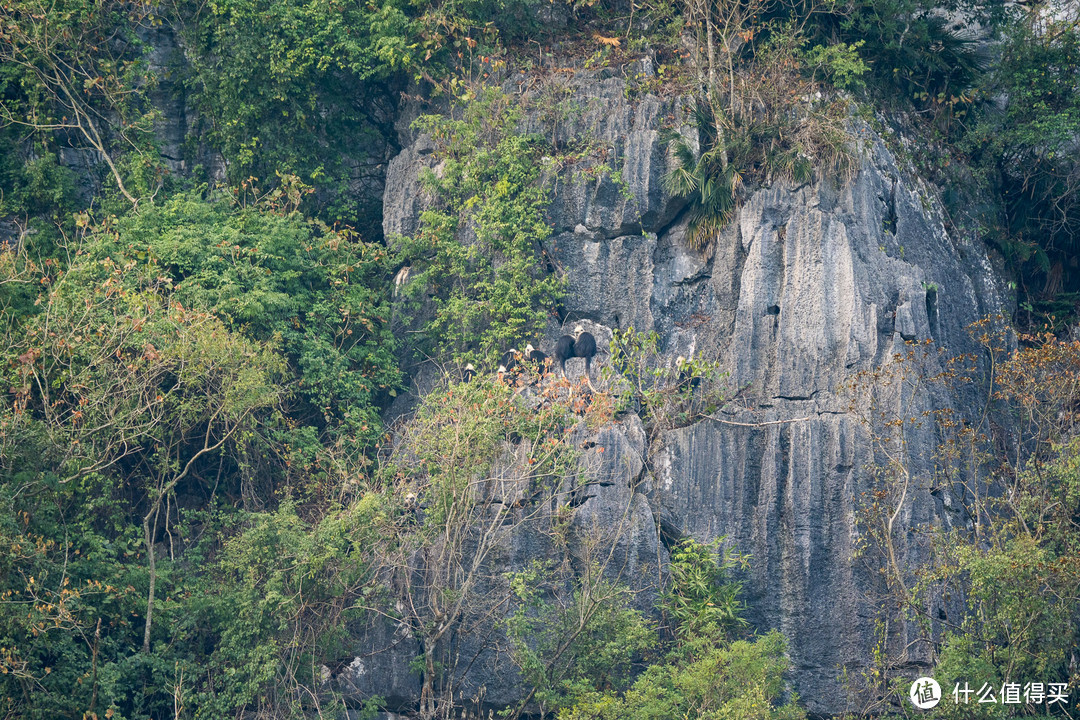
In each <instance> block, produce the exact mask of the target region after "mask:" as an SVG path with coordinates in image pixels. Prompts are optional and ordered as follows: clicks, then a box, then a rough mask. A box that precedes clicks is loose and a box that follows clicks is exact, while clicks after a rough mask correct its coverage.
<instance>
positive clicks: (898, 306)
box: [386, 73, 1011, 713]
mask: <svg viewBox="0 0 1080 720" xmlns="http://www.w3.org/2000/svg"><path fill="white" fill-rule="evenodd" d="M565 82H566V87H567V88H568V89H567V90H566V95H567V96H568V97H572V98H578V99H580V105H579V107H580V110H579V112H577V113H572V114H571V115H570V117H569V118H568V119H565V120H564V121H563V122H562V124H558V125H555V126H552V125H551V124H550V122H548V121H546V120H545V118H544V117H542V116H541V114H539V113H538V114H536V115H530V116H529V117H528V118H527V120H526V121H525V126H526V128H527V129H529V130H532V131H537V132H546V133H547V134H548V136H549V137H552V138H553V139H554V140H555V141H556V142H560V141H565V140H566V139H568V138H573V137H581V136H583V135H584V134H587V133H591V135H590V137H593V138H595V139H596V140H597V141H598V142H599V143H600V144H602V145H604V146H605V147H610V148H611V156H612V157H614V158H617V159H618V162H617V163H616V166H617V167H618V168H620V173H621V174H620V177H621V183H619V184H621V185H622V187H621V188H620V187H616V184H614V183H612V184H611V186H610V187H609V185H608V184H607V183H609V182H610V177H608V178H607V179H605V178H604V177H599V178H582V177H574V176H573V175H572V174H570V175H567V174H566V172H565V171H564V172H562V173H561V174H558V175H557V176H555V175H553V176H550V177H548V178H547V182H549V183H550V184H551V188H552V189H553V201H552V205H551V209H550V213H549V215H550V220H551V223H552V225H553V228H554V232H553V234H552V236H551V238H550V239H549V240H548V241H547V242H546V243H545V250H546V251H547V253H548V255H549V256H550V257H552V258H554V260H555V264H556V266H557V267H558V269H559V270H560V271H561V272H563V273H565V276H566V278H567V282H568V288H569V291H568V293H567V297H566V298H565V300H564V303H563V307H562V313H563V316H564V317H565V318H566V320H565V322H564V323H562V324H559V323H553V324H552V326H551V328H549V330H548V332H547V337H546V338H545V341H546V342H547V343H550V342H553V340H554V338H555V337H557V336H558V335H559V334H561V333H562V332H565V331H567V330H568V329H570V328H572V326H573V324H574V323H575V322H577V321H579V320H584V321H587V324H588V329H589V330H590V332H593V333H594V334H595V335H596V336H597V338H598V339H600V338H602V337H607V336H609V330H610V329H612V328H626V327H629V326H631V325H632V326H633V327H635V328H636V329H638V330H656V331H657V332H658V333H659V334H660V336H661V339H662V345H663V349H664V350H665V352H666V353H668V354H669V355H670V356H671V357H672V358H674V357H675V356H676V355H684V356H691V355H697V356H701V357H705V358H708V359H719V360H720V361H721V362H722V364H723V366H724V367H725V369H726V370H727V371H728V372H729V373H730V378H731V385H732V387H733V388H734V389H739V390H740V391H741V392H740V401H739V409H737V410H736V409H727V410H724V411H723V412H721V413H720V414H718V415H717V416H716V417H717V419H715V420H703V421H701V422H699V423H697V424H695V425H693V426H691V427H684V428H680V429H677V430H671V431H669V432H667V433H666V434H664V435H663V436H662V437H661V439H660V441H659V442H657V443H654V444H653V445H652V446H651V447H647V446H646V442H645V439H644V433H643V432H640V436H638V435H637V434H635V432H639V431H640V421H638V420H637V419H636V418H633V419H632V420H624V421H623V422H622V423H621V424H620V425H619V426H617V427H616V426H613V427H611V428H604V429H602V430H601V431H600V432H599V433H598V434H597V435H596V437H595V438H593V439H592V442H595V443H596V446H601V447H604V448H605V449H606V450H607V451H613V452H612V454H611V456H608V455H607V452H605V453H603V454H599V453H598V452H597V448H596V447H595V446H594V447H592V448H590V449H588V450H587V451H586V452H585V453H584V455H583V458H582V462H583V463H585V467H586V468H587V473H586V475H587V477H588V478H590V480H589V481H587V482H586V483H584V484H583V485H582V486H581V487H578V488H575V491H574V493H575V498H576V500H575V502H577V503H578V504H579V507H578V511H577V519H576V520H575V523H578V524H579V525H580V526H584V527H588V526H589V525H590V524H600V523H602V522H607V523H610V522H612V519H613V518H627V519H628V523H629V524H628V525H627V527H629V528H631V530H632V531H631V532H630V533H629V535H627V537H626V538H625V539H624V540H622V541H621V545H619V547H618V550H617V554H618V555H619V558H620V559H619V561H618V562H619V563H620V564H621V565H622V566H623V567H626V568H633V569H634V573H636V574H637V575H638V576H642V575H644V574H645V573H646V572H657V577H659V573H660V572H662V567H663V564H664V563H665V562H666V556H665V554H664V550H663V546H662V544H661V543H660V542H659V537H657V536H656V530H655V527H656V521H659V524H660V525H661V526H662V527H663V528H665V531H666V532H665V535H668V534H670V535H673V536H677V535H692V536H694V537H697V538H699V539H701V540H709V539H712V538H715V537H719V536H726V537H727V538H728V540H729V541H730V542H732V543H735V544H736V545H737V546H738V547H739V549H740V550H741V551H743V552H747V553H749V554H750V555H751V556H752V558H753V559H752V564H751V568H752V569H751V571H750V573H749V575H748V576H747V578H746V585H745V587H746V591H747V598H746V599H747V603H748V606H749V612H750V616H751V619H752V621H753V622H754V624H755V626H756V627H758V628H759V629H762V630H764V629H768V628H778V629H780V630H781V631H783V632H784V634H785V635H786V636H787V637H788V640H789V651H790V655H791V658H792V661H793V674H792V684H793V689H794V690H796V691H798V692H799V694H800V697H801V698H802V700H803V702H804V703H805V704H806V705H807V707H808V708H809V709H810V710H812V711H814V712H820V713H834V712H840V711H842V710H843V709H844V708H845V704H846V697H845V690H844V688H843V686H842V685H841V683H840V680H839V677H840V674H841V670H842V668H844V667H846V668H848V670H849V672H851V673H858V672H859V669H860V668H861V667H862V666H863V664H865V663H866V662H868V658H869V657H870V647H871V643H872V632H871V631H872V620H873V618H872V614H871V613H872V610H873V608H872V607H871V606H870V605H869V604H868V602H867V598H868V597H869V596H870V595H872V593H873V592H874V590H875V588H876V584H877V583H878V582H879V580H880V578H879V576H878V575H877V574H876V573H875V572H871V571H870V570H868V569H867V567H866V565H865V563H863V562H861V561H856V560H855V559H854V549H855V543H856V539H857V537H858V534H859V528H858V526H857V523H856V520H855V515H856V509H857V503H858V501H859V497H860V493H862V492H863V491H865V490H866V489H867V488H868V487H869V483H870V478H869V473H868V471H867V467H868V465H869V464H870V463H871V462H872V461H874V460H875V456H874V447H873V445H872V443H871V442H870V439H869V433H868V430H867V428H866V427H865V426H864V424H863V423H862V418H861V417H860V413H859V412H857V411H859V410H861V408H852V407H851V404H850V400H849V396H847V395H846V394H845V393H844V390H843V388H844V386H845V384H847V383H849V382H850V381H851V380H852V378H853V377H854V376H855V375H856V373H858V372H860V371H864V370H871V369H873V368H875V367H878V366H881V365H884V364H888V363H889V362H891V361H892V358H893V356H894V355H895V354H896V353H900V352H906V351H907V349H908V347H909V346H907V345H905V343H906V342H907V341H912V342H923V341H929V342H931V343H932V347H937V346H941V347H945V348H947V349H948V351H949V354H959V353H962V352H969V351H972V350H974V349H975V348H974V345H973V343H972V340H971V339H970V337H969V336H968V332H967V330H966V327H967V326H968V325H969V324H970V323H972V322H974V321H976V320H978V319H980V318H982V317H984V316H986V315H992V314H996V313H999V312H1003V311H1004V312H1007V311H1008V307H1009V303H1010V302H1011V300H1010V298H1009V297H1008V294H1007V292H1006V290H1005V285H1004V282H1003V281H1002V279H1001V276H1000V275H999V274H998V273H996V272H995V270H994V268H993V266H992V264H991V262H990V260H989V258H988V257H987V252H986V248H985V247H984V246H983V244H982V243H981V242H978V241H977V240H976V239H973V238H966V237H957V236H950V235H949V234H948V233H947V232H946V230H945V226H944V223H943V221H942V216H941V212H940V211H939V209H938V206H937V204H936V200H935V199H934V197H935V196H934V193H933V191H932V189H931V188H929V187H927V186H925V185H923V184H922V183H921V182H920V181H918V180H917V179H915V178H913V177H911V175H910V174H908V173H905V172H902V171H901V169H900V168H899V167H898V166H897V164H896V162H895V160H894V159H893V157H892V155H891V154H890V152H889V151H888V149H887V148H886V147H885V145H884V143H883V142H882V141H881V140H880V139H879V138H878V137H876V136H875V135H874V134H873V133H871V132H869V131H867V130H865V128H863V129H860V130H859V131H858V134H859V145H860V151H861V154H862V155H861V168H860V169H859V171H858V172H857V174H856V175H855V176H854V177H853V178H852V179H850V180H849V181H846V182H840V181H838V180H836V179H834V178H821V179H818V180H817V181H815V182H814V183H813V184H807V185H803V186H800V187H790V186H784V185H780V184H778V185H775V186H773V187H768V188H763V189H760V190H758V191H757V192H755V193H753V194H752V195H751V196H749V197H748V198H746V200H745V202H744V204H743V206H742V207H741V209H740V210H739V211H738V212H737V213H736V216H735V218H734V219H733V221H732V222H731V223H730V224H729V225H728V227H727V228H726V229H725V230H724V231H723V232H722V233H721V234H720V237H719V238H717V239H716V240H715V241H714V242H713V243H711V245H710V246H709V247H708V248H707V249H706V250H705V251H704V252H700V253H699V252H696V251H694V250H690V249H688V248H687V246H686V242H685V239H686V234H687V227H686V218H685V216H682V215H680V211H681V209H682V207H681V204H680V203H677V202H674V201H672V200H670V199H668V198H667V197H666V196H665V195H664V193H663V191H662V187H661V182H660V179H661V178H662V176H663V173H664V172H665V171H666V168H667V166H666V158H665V153H664V150H663V147H662V145H661V143H660V139H659V138H660V129H661V125H662V124H663V122H664V118H666V117H667V116H668V115H670V114H671V113H672V107H673V106H672V105H670V104H669V103H668V102H667V101H662V100H659V99H657V98H652V97H648V96H646V97H645V98H643V99H641V100H639V101H638V102H636V103H632V102H629V101H627V100H626V93H625V92H624V90H623V88H624V84H623V81H622V80H621V79H620V78H617V77H611V76H607V77H605V76H603V75H602V74H596V73H594V74H584V73H583V74H578V75H576V76H573V77H571V78H569V79H567V80H566V81H565ZM410 152H411V153H413V154H412V155H406V154H405V153H403V155H402V156H401V160H400V164H399V165H398V169H397V170H398V172H399V174H400V176H402V177H408V176H409V175H410V173H412V172H413V170H411V169H410V168H412V169H416V168H417V167H418V166H419V164H422V162H423V160H420V159H419V151H418V150H417V149H410V150H407V151H406V153H410ZM395 162H398V161H395ZM406 186H407V185H406V184H405V183H404V182H403V181H402V182H398V183H396V184H395V185H393V187H400V188H404V187H406ZM390 188H391V184H390V183H388V190H387V198H386V205H387V207H388V208H391V209H392V211H393V212H394V213H395V217H397V218H399V219H396V220H394V221H393V222H395V223H397V225H396V226H397V227H408V226H409V225H408V223H409V222H410V220H408V219H407V218H405V217H404V216H407V215H410V214H412V215H415V213H416V211H417V207H416V206H415V205H411V206H410V205H408V203H410V202H411V201H410V200H409V199H408V198H403V197H401V195H400V194H393V193H391V190H390ZM398 208H404V210H402V211H400V212H399V211H398V210H397V209H398ZM600 345H601V348H603V347H604V342H601V343H600ZM544 347H547V345H544ZM600 362H601V363H602V362H603V351H602V352H601V358H600ZM929 362H930V363H931V368H932V367H933V362H936V361H933V360H931V361H929ZM572 370H573V373H577V372H579V369H577V368H572ZM573 373H572V375H571V376H572V377H574V376H575V375H574V374H573ZM968 392H970V393H972V394H971V395H964V394H949V395H946V394H944V393H943V392H941V391H933V390H931V389H929V388H926V389H923V390H921V391H920V392H919V393H918V394H916V396H915V397H914V398H913V400H912V401H911V404H910V405H909V406H908V407H907V408H906V412H907V413H909V414H911V415H916V414H918V413H920V412H922V411H923V410H928V409H931V408H936V407H953V408H955V409H957V410H958V411H960V412H961V413H963V412H964V411H965V410H966V409H969V408H974V407H976V405H975V404H974V394H973V393H975V392H977V390H976V389H972V390H970V391H968ZM633 423H636V427H637V428H638V431H631V430H630V429H629V428H630V426H631V424H633ZM633 438H636V439H633ZM908 440H909V442H908V454H909V461H910V462H909V466H910V469H911V473H912V478H913V480H912V488H911V492H910V493H909V494H908V496H907V497H906V504H905V506H904V508H903V510H902V512H901V519H900V522H901V523H902V524H903V525H904V526H913V525H918V524H922V523H927V524H945V525H954V524H963V523H964V522H966V520H965V518H964V517H963V514H962V513H961V512H957V508H958V506H959V503H958V502H957V499H956V498H951V497H946V496H945V495H943V494H942V492H941V491H940V490H937V489H935V488H934V487H933V486H932V483H931V479H932V473H931V470H932V467H931V458H932V456H933V452H934V450H935V448H936V446H937V442H938V439H937V438H936V436H935V435H934V432H933V430H932V428H930V427H929V424H928V425H927V427H925V428H921V429H917V430H915V431H913V432H912V433H911V435H910V437H909V439H908ZM878 459H879V460H880V458H878ZM527 545H528V543H527V542H524V541H522V544H521V546H520V548H519V550H517V551H515V552H524V553H526V554H527V553H528V552H529V550H528V549H527ZM899 550H900V552H901V553H902V554H904V555H905V556H906V557H907V558H908V559H909V560H912V561H914V560H917V559H918V557H919V553H920V552H921V550H920V549H919V547H918V546H916V545H915V544H913V543H912V544H909V543H908V541H907V540H903V541H902V543H901V547H900V548H899ZM515 557H518V556H517V555H515ZM656 558H659V565H658V564H657V560H656ZM521 561H522V560H521V559H517V560H515V562H521ZM649 563H651V565H649ZM646 566H648V567H649V568H650V570H648V571H643V570H641V568H643V567H646ZM653 568H655V570H653ZM896 627H897V629H896V630H895V635H894V637H893V638H891V640H892V641H894V645H895V646H898V647H901V646H903V645H904V644H905V641H906V639H907V637H909V635H908V633H909V631H910V628H906V627H904V626H903V625H902V624H901V625H897V626H896ZM907 659H908V661H909V662H910V663H912V665H913V666H918V664H919V663H920V662H923V661H924V660H925V658H924V657H922V656H921V655H920V654H919V653H918V652H917V651H912V652H910V653H909V654H908V658H907ZM487 687H488V692H489V696H491V695H490V694H491V693H492V682H491V681H490V680H489V682H488V686H487Z"/></svg>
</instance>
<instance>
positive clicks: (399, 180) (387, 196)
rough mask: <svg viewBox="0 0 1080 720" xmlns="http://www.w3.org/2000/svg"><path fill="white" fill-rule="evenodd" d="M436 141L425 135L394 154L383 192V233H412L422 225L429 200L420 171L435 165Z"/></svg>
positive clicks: (391, 234)
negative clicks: (426, 202) (421, 216)
mask: <svg viewBox="0 0 1080 720" xmlns="http://www.w3.org/2000/svg"><path fill="white" fill-rule="evenodd" d="M433 152H435V143H433V142H432V141H431V138H430V137H429V136H427V135H421V136H420V137H418V138H417V139H416V141H414V142H413V143H411V144H410V145H409V146H407V147H406V148H405V149H404V150H402V151H401V153H400V154H398V155H396V156H394V158H393V159H392V160H391V161H390V164H389V166H388V167H387V169H386V191H385V193H384V195H383V235H385V236H386V237H387V238H392V237H393V236H395V235H404V236H411V235H413V234H414V233H415V232H416V229H417V228H418V227H420V213H421V212H423V209H424V203H425V201H426V200H427V198H426V196H425V194H424V191H423V188H422V187H421V184H420V173H421V172H422V170H423V169H425V168H430V167H431V165H432V159H433V156H432V153H433Z"/></svg>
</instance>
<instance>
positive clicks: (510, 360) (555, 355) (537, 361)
mask: <svg viewBox="0 0 1080 720" xmlns="http://www.w3.org/2000/svg"><path fill="white" fill-rule="evenodd" d="M595 355H596V338H595V337H593V334H592V333H589V332H585V328H583V327H582V326H581V325H578V326H577V327H575V328H574V334H573V335H563V336H562V337H560V338H559V339H558V340H557V341H555V348H554V349H553V350H552V351H551V359H552V360H553V361H554V362H557V363H559V370H560V371H561V372H562V374H563V377H566V361H567V360H569V359H570V358H575V357H579V358H584V359H585V378H586V379H587V380H588V379H589V372H590V370H591V369H592V359H593V357H595ZM522 362H523V363H528V364H529V365H530V366H532V367H534V368H536V369H538V370H539V371H540V372H541V373H543V372H546V366H547V363H548V355H547V353H545V352H544V351H542V350H538V349H537V348H534V347H533V346H532V344H529V345H526V346H525V352H524V353H522V352H520V351H518V350H515V349H513V348H511V349H510V350H507V351H506V352H505V353H503V355H502V357H501V358H499V368H498V373H499V375H503V374H505V373H508V372H510V371H511V370H513V369H514V368H515V367H517V366H518V363H522ZM475 371H476V368H474V367H473V366H472V364H469V365H466V366H465V381H466V382H468V381H469V380H471V379H472V376H473V374H474V373H475ZM590 384H591V381H590Z"/></svg>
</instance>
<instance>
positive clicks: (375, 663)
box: [334, 617, 420, 708]
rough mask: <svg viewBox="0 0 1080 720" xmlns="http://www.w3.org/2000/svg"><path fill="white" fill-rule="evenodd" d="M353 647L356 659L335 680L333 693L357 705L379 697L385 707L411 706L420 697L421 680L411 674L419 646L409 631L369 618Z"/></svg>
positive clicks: (383, 620) (381, 620)
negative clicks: (351, 700)
mask: <svg viewBox="0 0 1080 720" xmlns="http://www.w3.org/2000/svg"><path fill="white" fill-rule="evenodd" d="M353 643H354V645H353V648H354V652H355V653H356V657H354V658H353V660H352V661H351V662H349V663H348V665H347V666H346V667H344V668H343V669H341V670H340V671H339V672H338V673H337V675H336V676H335V677H334V686H335V689H337V690H339V691H340V692H342V693H345V694H346V695H348V696H349V697H351V698H352V699H354V700H357V701H363V700H366V699H368V698H370V697H373V696H375V695H378V696H381V697H382V698H383V700H384V702H385V704H386V707H390V708H401V707H410V706H412V705H413V704H414V703H415V702H416V700H417V699H418V698H419V697H420V677H419V676H418V675H417V674H416V673H414V672H412V670H411V664H412V662H413V660H414V659H415V658H416V657H417V656H418V655H419V654H420V645H419V643H417V641H416V639H415V638H414V637H413V636H412V633H411V632H410V631H409V628H408V627H407V626H406V625H404V624H399V623H396V622H394V621H392V620H389V619H387V618H383V617H377V618H372V621H371V623H370V624H369V625H368V626H367V627H366V628H365V630H364V631H362V632H358V633H356V634H355V635H354V640H353Z"/></svg>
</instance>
